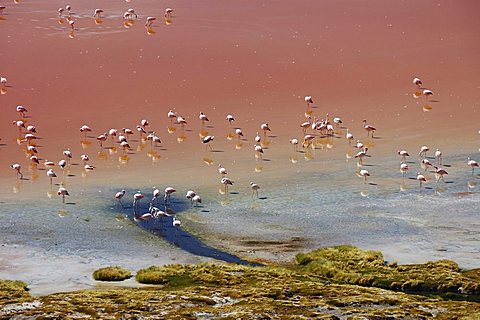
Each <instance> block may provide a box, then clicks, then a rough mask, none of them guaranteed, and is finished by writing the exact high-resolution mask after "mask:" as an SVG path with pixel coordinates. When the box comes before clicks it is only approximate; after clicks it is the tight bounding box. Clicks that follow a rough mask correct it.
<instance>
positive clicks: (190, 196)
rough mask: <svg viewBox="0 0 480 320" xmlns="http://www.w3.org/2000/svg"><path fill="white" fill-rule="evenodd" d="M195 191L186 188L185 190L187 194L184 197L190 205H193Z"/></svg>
mask: <svg viewBox="0 0 480 320" xmlns="http://www.w3.org/2000/svg"><path fill="white" fill-rule="evenodd" d="M195 195H196V193H195V191H192V190H188V191H187V194H186V195H185V197H186V198H187V199H188V200H190V203H191V205H192V206H193V197H195Z"/></svg>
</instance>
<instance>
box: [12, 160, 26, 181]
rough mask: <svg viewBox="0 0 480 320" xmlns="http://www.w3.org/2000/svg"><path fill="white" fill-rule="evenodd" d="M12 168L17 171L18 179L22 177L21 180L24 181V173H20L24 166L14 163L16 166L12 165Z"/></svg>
mask: <svg viewBox="0 0 480 320" xmlns="http://www.w3.org/2000/svg"><path fill="white" fill-rule="evenodd" d="M10 167H11V168H12V169H13V170H15V171H16V173H15V174H16V176H17V178H18V177H19V176H20V180H22V179H23V174H22V172H21V171H20V170H21V169H22V166H21V165H19V164H18V163H14V164H12V165H11V166H10Z"/></svg>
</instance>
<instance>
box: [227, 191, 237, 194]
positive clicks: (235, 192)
mask: <svg viewBox="0 0 480 320" xmlns="http://www.w3.org/2000/svg"><path fill="white" fill-rule="evenodd" d="M228 194H239V193H238V192H237V191H232V192H229V193H228Z"/></svg>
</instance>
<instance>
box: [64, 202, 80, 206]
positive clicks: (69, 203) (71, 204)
mask: <svg viewBox="0 0 480 320" xmlns="http://www.w3.org/2000/svg"><path fill="white" fill-rule="evenodd" d="M65 204H68V205H70V206H74V205H76V204H77V203H76V202H65Z"/></svg>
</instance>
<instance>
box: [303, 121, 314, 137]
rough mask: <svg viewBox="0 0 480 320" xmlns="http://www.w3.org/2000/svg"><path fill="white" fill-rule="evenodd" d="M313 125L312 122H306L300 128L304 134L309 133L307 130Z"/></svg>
mask: <svg viewBox="0 0 480 320" xmlns="http://www.w3.org/2000/svg"><path fill="white" fill-rule="evenodd" d="M311 125H312V123H311V122H310V121H305V122H303V123H301V124H300V128H302V131H303V134H305V133H306V132H307V129H308V128H309V127H310V126H311Z"/></svg>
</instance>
